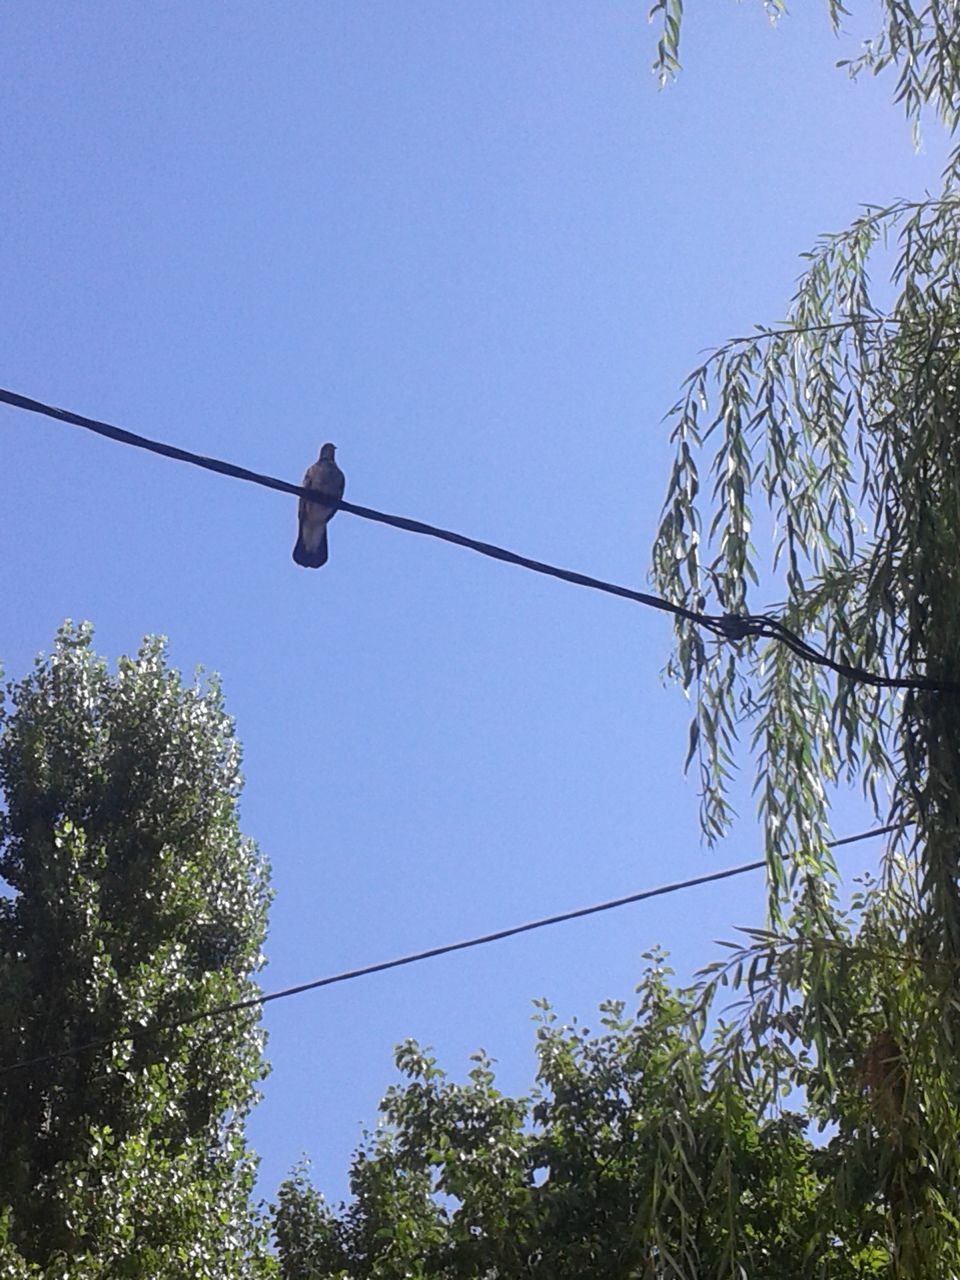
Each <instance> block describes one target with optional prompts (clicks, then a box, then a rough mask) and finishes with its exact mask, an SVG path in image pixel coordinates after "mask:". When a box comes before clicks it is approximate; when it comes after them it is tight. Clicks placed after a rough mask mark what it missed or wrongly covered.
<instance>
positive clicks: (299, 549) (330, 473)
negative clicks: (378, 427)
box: [293, 444, 344, 569]
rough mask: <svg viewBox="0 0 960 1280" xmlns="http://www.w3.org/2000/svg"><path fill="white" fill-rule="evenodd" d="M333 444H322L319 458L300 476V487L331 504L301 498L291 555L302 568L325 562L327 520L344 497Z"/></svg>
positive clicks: (312, 567)
mask: <svg viewBox="0 0 960 1280" xmlns="http://www.w3.org/2000/svg"><path fill="white" fill-rule="evenodd" d="M335 449H336V445H333V444H325V445H324V446H323V448H322V449H321V450H320V457H319V458H318V459H317V461H316V462H314V463H312V464H311V465H310V466H309V467H307V469H306V472H305V473H304V476H303V488H304V489H314V490H315V491H316V492H317V493H321V494H323V496H324V497H325V498H329V499H330V505H329V506H327V504H326V503H323V502H312V501H311V500H310V499H309V498H301V499H300V510H299V518H300V528H299V532H298V534H297V545H296V546H295V547H294V548H293V558H294V560H295V561H296V562H297V564H300V565H303V567H304V568H305V569H319V568H320V566H321V565H322V564H326V563H327V521H328V520H332V519H333V517H334V515H335V514H336V511H337V505H338V503H339V502H340V499H341V498H342V497H343V485H344V479H343V472H342V471H341V470H340V468H339V467H338V466H337V464H336V462H335V461H334V456H333V455H334V451H335Z"/></svg>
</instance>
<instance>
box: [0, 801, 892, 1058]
mask: <svg viewBox="0 0 960 1280" xmlns="http://www.w3.org/2000/svg"><path fill="white" fill-rule="evenodd" d="M902 829H903V823H892V824H890V825H888V826H883V827H872V828H871V829H870V830H869V831H860V832H858V833H857V834H856V835H851V836H841V837H840V838H838V839H836V840H830V841H828V842H827V847H828V848H830V849H837V848H839V847H840V846H841V845H847V844H855V843H856V842H858V841H860V840H869V839H871V838H872V837H874V836H882V835H888V834H890V833H891V832H894V831H900V830H902ZM765 865H766V863H765V860H764V859H763V858H760V859H757V860H756V861H754V862H742V863H740V864H739V866H734V867H725V868H724V869H723V870H721V871H710V872H707V873H706V874H705V875H701V876H692V877H691V878H690V879H689V880H676V881H674V882H673V883H671V884H663V885H658V886H657V887H656V888H654V889H641V890H640V891H639V892H638V893H629V894H626V895H625V896H624V897H622V898H612V899H610V900H609V901H607V902H599V903H596V904H595V905H593V906H590V907H577V908H575V909H574V910H573V911H561V912H560V913H559V914H558V915H552V916H543V917H542V918H540V919H539V920H528V921H527V922H526V923H525V924H516V925H511V926H510V927H508V928H506V929H497V930H495V931H494V932H493V933H485V934H481V935H480V936H479V937H476V938H466V939H463V940H462V941H460V942H448V943H445V944H443V945H442V946H438V947H429V948H428V949H427V950H425V951H416V952H414V953H412V954H411V955H405V956H399V957H397V958H396V959H393V960H381V961H379V962H378V963H376V964H368V965H364V966H363V967H362V968H359V969H347V970H345V971H344V972H342V973H335V974H332V975H331V976H329V977H326V978H315V979H313V980H312V981H310V982H301V983H298V984H297V985H296V986H293V987H284V988H282V989H281V990H279V991H269V992H267V993H266V994H264V995H258V996H250V997H249V998H248V999H245V1000H235V1001H233V1002H232V1003H230V1004H225V1005H218V1006H217V1007H215V1008H213V1009H205V1010H203V1012H202V1013H195V1014H192V1015H191V1016H190V1017H188V1018H181V1019H178V1020H176V1021H174V1022H167V1023H163V1024H161V1025H160V1026H157V1027H144V1028H142V1029H141V1030H140V1031H125V1032H121V1033H119V1034H117V1035H114V1036H103V1037H101V1038H100V1039H96V1040H88V1041H86V1042H85V1043H83V1044H79V1045H72V1046H71V1047H70V1048H68V1049H61V1050H59V1051H57V1052H55V1053H44V1054H39V1055H38V1056H37V1057H34V1058H25V1059H23V1060H22V1061H20V1062H11V1063H8V1064H7V1065H6V1066H0V1076H4V1075H9V1074H10V1073H11V1072H14V1071H25V1070H27V1069H28V1068H31V1067H40V1066H46V1065H47V1064H48V1063H52V1062H59V1061H62V1060H63V1059H65V1058H75V1057H77V1056H79V1055H80V1054H81V1053H86V1052H88V1051H89V1050H92V1049H103V1048H107V1047H108V1046H110V1045H114V1044H125V1043H132V1042H135V1041H136V1040H138V1039H140V1038H141V1037H142V1036H148V1035H149V1036H153V1035H159V1034H162V1033H164V1032H168V1031H176V1030H178V1029H179V1028H180V1027H189V1026H193V1025H194V1024H195V1023H198V1022H203V1021H205V1020H206V1019H207V1018H216V1017H219V1016H221V1015H223V1014H227V1013H240V1012H242V1011H243V1010H245V1009H255V1008H260V1007H262V1006H263V1005H265V1004H270V1003H272V1002H273V1001H274V1000H286V999H289V997H290V996H297V995H302V994H303V993H304V992H305V991H317V990H319V989H320V988H321V987H332V986H334V985H335V984H337V983H340V982H352V981H353V980H354V979H356V978H366V977H369V976H370V975H371V974H374V973H384V972H386V971H387V970H388V969H400V968H402V967H403V966H405V965H410V964H419V963H420V962H421V961H423V960H432V959H435V958H436V957H437V956H444V955H450V954H451V953H452V952H454V951H466V950H468V949H469V948H471V947H482V946H487V945H488V944H489V943H491V942H501V941H503V939H504V938H513V937H516V936H517V935H518V934H521V933H531V932H532V931H533V930H535V929H545V928H547V927H548V926H550V925H555V924H563V923H565V922H566V921H567V920H579V919H582V918H583V917H584V916H591V915H597V914H598V913H599V912H601V911H613V910H614V909H616V908H617V907H625V906H629V905H630V904H631V903H635V902H643V901H645V900H646V899H648V898H659V897H664V896H665V895H667V894H671V893H679V892H680V891H681V890H684V889H693V888H696V887H697V886H699V885H703V884H712V883H714V882H715V881H717V880H729V879H730V878H731V877H733V876H740V875H743V874H745V873H746V872H748V871H758V870H759V869H760V868H761V867H763V866H765Z"/></svg>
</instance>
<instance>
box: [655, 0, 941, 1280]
mask: <svg viewBox="0 0 960 1280" xmlns="http://www.w3.org/2000/svg"><path fill="white" fill-rule="evenodd" d="M766 7H767V8H768V10H771V11H779V10H780V9H781V8H782V5H780V4H779V3H774V4H770V3H768V4H767V5H766ZM880 7H881V11H882V15H883V29H882V31H881V32H880V34H879V35H878V37H877V38H876V39H875V40H873V41H870V42H868V43H867V45H866V46H865V48H864V50H863V52H862V53H861V55H860V56H859V57H858V58H857V59H855V60H853V61H851V62H850V63H848V64H847V66H848V67H849V69H850V71H851V72H852V73H853V74H858V73H860V72H862V71H864V70H867V69H871V70H873V71H883V70H884V69H891V70H893V72H894V73H895V74H896V76H897V97H898V99H899V100H900V101H901V102H902V103H903V104H904V107H905V109H906V111H907V114H908V116H909V117H910V118H911V119H912V120H913V122H914V124H916V123H917V121H918V119H919V115H920V112H921V111H922V110H923V108H924V107H928V106H929V107H933V108H935V109H936V111H937V112H938V113H939V116H940V118H941V120H942V121H943V122H944V124H945V125H946V126H947V127H948V128H949V129H950V130H953V129H954V128H955V127H956V124H957V122H958V119H960V6H958V5H957V4H956V3H953V2H949V3H948V2H947V0H930V3H927V4H925V5H919V4H914V3H910V0H883V3H882V4H881V6H880ZM828 10H829V14H830V17H831V19H832V20H833V22H834V24H835V25H839V23H840V20H841V18H842V17H843V16H844V13H845V10H844V9H843V7H842V6H841V5H840V4H839V3H837V2H836V0H830V3H829V4H828ZM655 12H660V13H661V14H662V15H663V16H664V18H665V23H664V28H663V36H662V39H661V42H660V46H659V59H658V64H659V69H660V71H661V74H662V75H664V76H669V75H670V74H672V72H673V71H674V70H675V68H676V67H677V66H678V56H679V38H680V16H681V5H680V3H679V0H666V3H663V4H658V5H657V6H655ZM958 173H960V159H958V157H957V155H956V154H955V155H954V156H953V157H952V159H951V161H950V164H949V165H948V167H947V170H946V172H945V174H944V178H943V185H942V189H941V190H940V192H939V193H938V195H937V196H936V198H930V199H924V200H921V201H898V202H896V203H894V204H891V205H889V206H886V207H879V206H871V207H867V208H866V210H865V212H864V213H863V214H862V216H860V217H859V218H858V219H857V220H856V221H855V222H854V223H853V224H852V225H851V226H850V227H848V228H847V229H846V230H843V231H841V232H839V233H837V234H833V235H828V236H824V237H823V238H822V239H821V240H820V241H819V243H818V244H817V245H816V246H815V247H814V249H813V250H812V252H810V253H809V254H808V255H807V263H806V270H805V272H804V274H803V276H802V277H801V280H800V283H799V287H798V289H797V293H796V295H795V297H794V299H793V303H792V306H791V308H790V311H789V313H788V314H787V316H786V317H785V320H784V322H783V323H782V324H777V325H775V326H770V327H762V328H760V329H758V330H757V331H755V332H754V333H753V334H751V335H750V336H749V337H745V338H738V339H735V340H733V341H730V342H728V343H726V344H725V345H724V346H722V347H720V348H719V349H718V350H716V351H715V352H714V353H713V354H712V355H711V356H710V358H709V359H708V360H707V361H706V362H705V363H704V364H703V365H702V366H701V367H700V368H698V369H696V370H695V371H694V372H693V374H692V375H691V376H690V378H689V380H688V382H687V384H686V387H685V392H684V394H683V397H682V399H681V400H680V402H679V403H678V404H677V406H676V407H675V409H674V411H673V438H674V441H675V444H676V459H675V465H674V469H673V472H672V477H671V480H670V485H669V491H668V496H667V501H666V505H665V510H664V516H663V520H662V524H661V527H660V530H659V534H658V537H657V541H656V546H655V550H654V578H655V581H656V583H657V585H658V587H659V589H660V590H661V591H662V592H663V593H664V595H666V596H667V597H669V599H671V600H672V601H674V602H675V603H677V604H680V605H683V606H685V608H687V609H693V610H697V611H701V612H704V613H706V614H708V615H711V616H713V617H715V618H716V619H719V622H718V623H716V624H715V625H714V629H713V632H712V633H711V631H710V630H709V629H706V630H704V629H703V628H701V627H697V626H692V625H691V624H690V623H689V622H687V621H685V620H684V619H683V618H678V621H677V627H676V639H677V643H676V649H675V652H674V656H673V658H672V660H671V662H670V670H671V671H672V673H673V674H674V675H675V676H676V677H677V678H678V679H679V680H680V682H681V683H682V685H683V686H684V688H685V689H686V690H687V691H688V694H689V695H690V697H691V699H692V701H693V703H694V708H695V710H694V727H693V738H692V751H691V757H692V758H695V759H697V761H698V766H699V769H700V773H701V783H702V794H703V811H702V813H703V824H704V828H705V830H706V832H707V833H708V835H710V836H717V835H720V834H722V833H723V832H724V831H725V830H726V829H727V827H728V825H729V821H730V809H729V791H728V786H729V781H730V775H731V773H732V772H733V771H734V769H735V768H736V766H737V764H738V763H739V757H740V756H741V755H743V754H750V753H751V750H752V758H753V762H754V767H755V785H756V789H757V793H758V796H759V806H760V813H761V817H762V820H763V825H764V829H765V838H766V850H767V862H768V868H769V876H768V883H769V901H770V908H771V924H772V931H771V932H769V933H762V934H759V933H758V934H757V935H755V936H754V937H753V938H752V939H750V941H749V943H748V945H747V946H745V947H743V948H741V949H740V950H739V952H738V953H737V954H735V955H734V957H733V961H732V966H731V965H724V966H721V967H720V968H717V969H714V970H713V971H712V972H711V973H709V974H708V975H707V977H706V979H705V982H704V986H703V989H702V995H703V1002H704V1007H705V1008H706V1007H707V1006H708V1005H709V1003H710V1001H711V1000H712V999H713V997H714V996H715V994H716V984H717V982H718V981H733V980H734V979H736V981H737V982H738V983H743V984H744V985H745V986H746V988H747V990H746V992H745V995H746V1004H745V1006H744V1007H743V1010H742V1016H741V1017H740V1018H739V1020H738V1021H737V1022H736V1023H735V1025H734V1026H733V1027H732V1028H730V1030H729V1033H728V1035H727V1037H726V1039H725V1042H724V1045H723V1047H722V1049H721V1051H720V1052H718V1054H717V1058H716V1072H717V1078H718V1079H723V1078H731V1079H739V1080H744V1079H747V1078H750V1079H753V1078H754V1077H755V1075H756V1070H757V1063H758V1061H759V1059H758V1058H757V1054H756V1050H757V1048H758V1046H759V1045H761V1044H763V1045H765V1046H767V1048H768V1049H769V1047H770V1045H771V1044H775V1045H776V1046H777V1050H778V1052H777V1053H776V1054H775V1055H773V1058H771V1056H770V1054H769V1053H767V1054H766V1057H765V1058H764V1062H765V1063H766V1064H768V1066H769V1063H770V1062H771V1061H774V1060H775V1062H776V1070H775V1071H772V1072H771V1071H769V1070H768V1069H767V1067H765V1068H764V1070H765V1071H766V1079H767V1100H768V1103H769V1105H771V1106H775V1105H776V1096H777V1091H778V1088H780V1087H789V1086H791V1085H793V1086H796V1085H799V1086H801V1087H802V1088H803V1090H804V1091H805V1093H806V1097H807V1100H808V1104H809V1107H810V1114H811V1117H812V1118H813V1119H815V1120H817V1121H819V1122H820V1123H822V1124H827V1123H831V1124H833V1125H835V1126H837V1129H838V1131H837V1134H836V1137H835V1138H834V1139H833V1141H832V1142H831V1143H830V1144H829V1145H828V1146H827V1148H826V1152H825V1159H831V1160H833V1161H834V1162H835V1169H834V1177H835V1180H836V1188H837V1200H836V1213H837V1214H841V1213H843V1212H851V1211H856V1208H857V1206H860V1211H861V1212H863V1213H864V1214H865V1215H869V1214H876V1213H879V1214H880V1215H881V1221H882V1223H884V1224H885V1231H886V1236H887V1240H888V1245H889V1270H890V1273H891V1274H893V1275H897V1276H931V1275H954V1274H957V1273H958V1270H960V1231H958V1229H957V1225H958V1221H960V1143H958V1140H957V1139H958V1134H960V1066H958V1056H957V1048H958V1044H960V1004H958V1000H957V995H956V992H957V989H958V980H960V889H958V875H960V356H958V352H960V183H958ZM891 251H892V252H891ZM873 279H877V280H879V281H880V282H881V283H880V284H879V285H876V286H875V285H873V284H872V283H871V281H872V280H873ZM767 552H769V553H767ZM784 628H785V630H784ZM784 640H786V641H787V642H786V643H784ZM794 641H795V643H794ZM818 656H820V657H823V658H825V659H826V663H824V662H822V661H818ZM837 668H839V669H841V671H843V670H847V669H850V668H853V669H856V672H855V673H851V672H850V671H849V670H847V673H846V674H838V670H837ZM744 736H746V737H747V738H748V743H747V744H746V745H741V739H742V738H743V737H744ZM839 782H848V783H854V784H858V785H860V786H862V788H863V790H864V792H865V794H866V796H867V797H868V799H869V801H870V803H871V804H872V805H873V807H874V809H875V812H876V814H877V817H878V818H879V819H881V820H882V821H885V822H888V823H891V824H893V825H895V826H896V828H897V832H896V834H895V836H894V838H893V839H892V840H891V842H890V845H889V848H888V850H887V852H886V854H885V856H884V859H883V864H882V872H881V875H880V877H879V879H878V880H877V881H876V882H871V883H869V884H868V885H867V886H866V888H865V889H864V891H862V892H861V893H859V894H858V896H857V898H856V900H855V903H854V911H853V913H852V915H850V916H847V915H844V914H843V913H842V912H841V911H840V909H839V907H838V905H837V873H836V869H835V867H834V864H833V861H832V859H831V857H830V853H829V849H828V841H829V839H830V836H831V829H830V810H831V800H832V798H833V784H836V783H839ZM744 974H745V975H746V977H744V976H743V975H744ZM835 1228H836V1221H834V1223H832V1224H831V1221H830V1217H829V1215H828V1216H827V1217H826V1218H825V1219H823V1221H821V1223H820V1225H819V1227H818V1232H817V1236H816V1239H812V1240H811V1247H812V1248H814V1249H817V1248H822V1247H824V1245H825V1242H826V1241H828V1240H829V1239H830V1237H831V1232H832V1231H833V1230H835Z"/></svg>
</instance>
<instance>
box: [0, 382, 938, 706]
mask: <svg viewBox="0 0 960 1280" xmlns="http://www.w3.org/2000/svg"><path fill="white" fill-rule="evenodd" d="M0 402H3V403H6V404H9V405H12V406H13V407H14V408H15V409H24V410H26V411H27V412H28V413H39V414H43V415H44V416H45V417H48V418H54V419H56V420H57V421H60V422H68V423H70V424H71V425H72V426H76V427H83V428H85V429H86V430H87V431H93V432H95V433H96V434H97V435H101V436H106V438H107V439H108V440H116V441H117V442H119V443H120V444H126V445H131V446H132V447H133V448H136V449H146V450H147V451H148V452H150V453H157V454H160V455H161V457H164V458H173V459H174V460H176V461H177V462H187V463H189V464H190V465H191V466H195V467H203V468H205V469H206V470H207V471H216V472H217V473H218V474H220V475H225V476H231V477H232V478H233V479H235V480H245V481H247V482H248V483H250V484H257V485H261V486H263V487H264V488H266V489H276V490H277V491H278V492H280V493H289V494H292V495H293V496H294V497H299V498H306V499H308V501H311V502H322V503H323V504H324V505H325V506H330V505H331V503H330V498H329V496H327V495H324V496H321V495H319V494H317V493H316V492H315V491H314V490H312V489H304V488H301V487H300V486H299V485H295V484H290V482H289V481H287V480H278V479H277V478H276V477H275V476H267V475H262V474H261V473H260V472H258V471H249V470H248V469H247V468H246V467H238V466H236V465H235V464H234V463H232V462H224V461H222V460H221V459H220V458H207V457H204V456H203V455H202V454H199V453H192V452H191V451H190V450H189V449H178V448H177V447H176V446H175V445H172V444H165V443H163V442H162V441H160V440H151V439H149V438H148V437H147V436H139V435H136V434H135V433H134V432H132V431H125V430H124V429H123V428H122V427H115V426H112V425H111V424H110V423H108V422H100V421H98V420H97V419H96V418H87V417H84V416H83V414H79V413H73V412H72V411H70V410H69V409H56V408H54V407H53V406H52V405H49V404H44V403H43V402H42V401H40V400H32V399H31V398H30V397H29V396H22V395H19V394H18V393H17V392H15V391H7V390H5V389H4V388H2V387H0ZM337 508H338V510H341V511H346V512H348V513H349V514H350V515H353V516H360V518H361V519H363V520H374V521H376V522H377V523H379V524H388V525H392V526H393V528H395V529H404V530H405V531H406V532H407V533H421V534H424V535H425V536H427V537H430V538H439V539H441V540H442V541H443V542H452V543H454V544H455V545H456V546H459V547H468V548H469V549H470V550H471V551H476V552H478V553H479V554H480V555H483V556H490V557H491V558H492V559H494V560H503V561H505V562H506V563H507V564H515V565H519V567H520V568H522V569H529V570H531V571H532V572H533V573H542V574H546V575H548V576H549V577H552V578H560V579H561V580H562V581H564V582H571V583H573V584H574V586H578V587H589V588H590V589H591V590H593V591H603V592H605V593H606V594H607V595H613V596H620V597H621V598H622V599H624V600H632V601H634V602H635V603H637V604H642V605H646V606H647V608H650V609H659V610H660V611H661V612H663V613H671V614H674V615H675V616H676V617H679V618H684V619H686V620H687V621H688V622H692V623H695V624H696V625H697V626H700V627H703V628H704V629H705V630H707V631H710V632H711V633H712V634H713V635H715V636H719V637H721V638H722V639H725V640H729V641H732V642H737V641H741V640H747V639H754V638H766V639H770V640H775V641H777V642H778V643H779V644H783V645H785V646H786V647H787V648H788V649H790V650H791V651H792V652H793V653H795V654H796V655H797V657H799V658H801V659H802V660H803V661H804V662H810V663H813V664H815V665H816V666H821V667H826V668H828V669H829V670H830V671H833V672H835V673H836V674H837V675H840V676H843V677H844V678H845V679H847V680H853V681H856V682H858V683H860V684H866V685H871V686H873V687H874V688H878V689H916V690H927V691H930V692H939V693H953V694H957V693H960V682H958V681H955V680H932V679H930V678H929V677H927V676H909V677H906V676H905V677H901V676H884V675H879V674H877V673H876V672H873V671H867V670H866V669H865V668H864V667H857V666H853V665H852V664H851V663H847V662H839V661H837V659H835V658H831V657H830V656H829V655H828V654H826V653H824V652H822V651H821V650H819V649H816V648H815V647H814V646H813V645H811V644H808V643H807V641H806V640H804V639H803V638H802V637H801V636H799V635H797V634H796V632H794V631H791V630H790V628H789V627H787V626H785V625H784V624H783V623H782V622H780V621H779V620H778V619H777V618H774V617H772V616H770V615H768V614H739V613H727V614H709V613H701V612H699V611H698V610H696V609H688V608H686V607H685V606H683V605H679V604H674V603H673V602H672V601H670V600H665V599H663V598H662V597H661V596H655V595H651V594H650V593H649V592H646V591H634V590H633V589H632V588H630V587H623V586H620V585H619V584H617V583H615V582H606V581H604V579H602V578H594V577H591V576H590V575H589V574H585V573H576V572H574V571H573V570H572V569H560V568H558V567H557V566H556V565H552V564H546V563H545V562H544V561H542V560H531V559H530V558H529V557H528V556H521V555H518V554H517V553H516V552H515V551H508V550H506V548H505V547H497V546H494V545H493V544H492V543H489V542H481V541H480V540H479V539H477V538H468V537H467V536H466V535H465V534H462V533H454V532H452V531H451V530H450V529H440V528H438V527H437V526H436V525H432V524H426V523H424V522H423V521H422V520H410V519H408V518H407V517H406V516H394V515H388V514H387V513H386V512H384V511H375V510H374V509H373V508H372V507H361V506H359V505H358V504H357V503H355V502H347V501H345V500H344V499H343V498H341V499H340V501H339V502H338V503H337Z"/></svg>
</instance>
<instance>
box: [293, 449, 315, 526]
mask: <svg viewBox="0 0 960 1280" xmlns="http://www.w3.org/2000/svg"><path fill="white" fill-rule="evenodd" d="M319 471H320V464H319V462H314V463H312V464H311V465H310V466H309V467H307V469H306V471H305V472H304V473H303V484H302V485H301V486H300V487H301V488H302V489H319V488H320V476H319ZM311 507H314V508H315V503H313V502H311V501H310V499H309V498H301V499H300V506H299V509H298V512H297V515H298V517H299V520H300V523H301V524H303V521H304V519H305V518H306V516H307V514H308V512H309V511H310V508H311Z"/></svg>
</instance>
